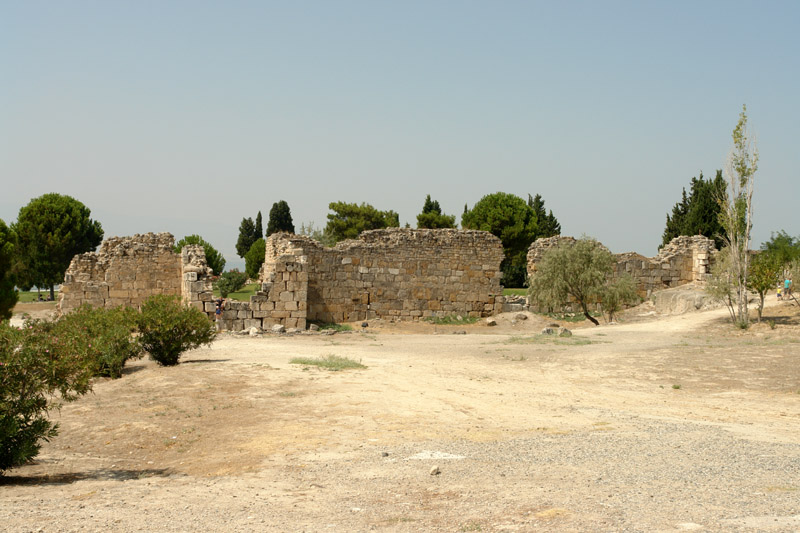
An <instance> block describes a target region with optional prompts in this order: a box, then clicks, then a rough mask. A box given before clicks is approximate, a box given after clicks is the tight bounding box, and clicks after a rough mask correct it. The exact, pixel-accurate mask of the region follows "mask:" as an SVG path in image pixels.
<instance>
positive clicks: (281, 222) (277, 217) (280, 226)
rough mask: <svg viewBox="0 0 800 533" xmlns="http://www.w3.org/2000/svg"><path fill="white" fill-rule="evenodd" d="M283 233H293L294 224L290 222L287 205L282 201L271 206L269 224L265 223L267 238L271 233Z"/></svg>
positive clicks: (290, 213) (289, 211) (290, 215)
mask: <svg viewBox="0 0 800 533" xmlns="http://www.w3.org/2000/svg"><path fill="white" fill-rule="evenodd" d="M280 231H284V232H286V233H294V223H293V222H292V212H291V210H290V209H289V204H287V203H286V202H285V201H284V200H281V201H279V202H275V203H274V204H272V209H270V210H269V222H268V223H267V237H269V236H270V235H272V234H273V233H278V232H280Z"/></svg>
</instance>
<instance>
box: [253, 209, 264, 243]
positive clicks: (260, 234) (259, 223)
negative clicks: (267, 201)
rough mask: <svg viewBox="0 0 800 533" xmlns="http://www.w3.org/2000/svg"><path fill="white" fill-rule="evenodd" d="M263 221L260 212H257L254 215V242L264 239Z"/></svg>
mask: <svg viewBox="0 0 800 533" xmlns="http://www.w3.org/2000/svg"><path fill="white" fill-rule="evenodd" d="M263 222H264V219H263V217H262V216H261V211H259V212H258V215H256V228H255V231H254V232H253V234H254V235H255V238H256V240H258V239H262V238H264V226H263Z"/></svg>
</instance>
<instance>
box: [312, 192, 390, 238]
mask: <svg viewBox="0 0 800 533" xmlns="http://www.w3.org/2000/svg"><path fill="white" fill-rule="evenodd" d="M328 209H330V210H331V211H332V213H329V214H328V224H327V225H326V226H325V233H326V234H328V235H329V236H330V237H331V238H332V239H333V240H334V242H339V241H343V240H345V239H355V238H357V237H358V236H359V234H361V232H362V231H367V230H371V229H383V228H397V227H400V216H399V215H398V214H397V213H395V212H394V211H379V210H377V209H375V208H374V207H372V206H371V205H369V204H367V203H362V204H361V205H358V204H349V203H346V202H331V203H330V204H329V205H328Z"/></svg>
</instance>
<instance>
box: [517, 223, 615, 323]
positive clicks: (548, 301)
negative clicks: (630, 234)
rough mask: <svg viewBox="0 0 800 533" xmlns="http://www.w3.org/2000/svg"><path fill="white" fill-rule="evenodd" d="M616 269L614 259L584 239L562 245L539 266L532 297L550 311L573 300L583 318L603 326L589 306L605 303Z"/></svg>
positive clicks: (553, 249) (605, 250)
mask: <svg viewBox="0 0 800 533" xmlns="http://www.w3.org/2000/svg"><path fill="white" fill-rule="evenodd" d="M613 268H614V256H613V255H612V254H611V252H610V251H608V249H607V248H606V247H604V246H603V245H602V244H600V243H599V242H597V241H596V240H594V239H591V238H588V237H583V238H581V239H578V240H577V241H575V242H574V243H568V242H563V243H561V244H560V245H559V246H556V247H555V248H552V249H550V250H548V251H547V252H545V254H544V255H543V256H542V260H541V261H540V262H539V263H537V265H536V273H535V274H534V275H533V276H532V277H531V279H530V289H529V295H530V296H531V298H532V299H533V300H534V301H536V302H538V303H539V305H542V306H544V307H550V308H555V307H559V306H561V305H563V304H565V303H566V302H567V301H568V300H569V298H573V299H574V300H575V301H576V302H577V303H578V305H580V307H581V310H582V311H583V315H584V316H585V317H586V318H587V319H588V320H589V321H591V322H592V323H593V324H594V325H596V326H597V325H599V324H600V323H599V322H598V321H597V319H595V318H594V317H593V316H591V315H590V314H589V303H590V302H592V301H595V300H601V299H602V296H603V293H604V291H605V290H606V287H607V285H608V284H609V278H610V276H611V273H612V271H613ZM606 294H608V292H606ZM601 301H602V300H601Z"/></svg>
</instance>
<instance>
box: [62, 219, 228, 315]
mask: <svg viewBox="0 0 800 533" xmlns="http://www.w3.org/2000/svg"><path fill="white" fill-rule="evenodd" d="M174 244H175V239H174V237H173V236H172V235H171V234H169V233H146V234H143V235H138V234H137V235H134V236H133V237H112V238H110V239H107V240H105V241H103V243H102V244H101V246H100V249H99V250H98V251H97V252H89V253H85V254H80V255H76V256H75V257H74V258H73V259H72V262H71V263H70V266H69V268H68V269H67V271H66V274H65V275H64V283H63V284H62V286H61V290H60V296H59V302H58V308H59V311H60V312H61V313H67V312H69V311H71V310H73V309H75V308H77V307H78V306H80V305H81V304H83V303H86V304H89V305H92V306H94V307H104V308H114V307H118V306H120V305H127V306H131V307H136V308H138V307H139V306H141V304H142V302H144V301H145V300H146V299H147V298H148V297H150V296H152V295H154V294H169V295H175V296H181V297H182V298H183V300H184V301H186V302H188V303H190V304H192V305H195V306H196V307H198V308H199V309H204V304H203V301H204V300H208V301H210V300H211V299H212V293H211V280H210V277H211V274H212V273H211V269H210V268H208V266H206V264H205V254H204V252H203V248H202V247H201V246H186V247H184V248H183V250H182V253H181V254H177V253H175V252H174V251H173V246H174Z"/></svg>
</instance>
